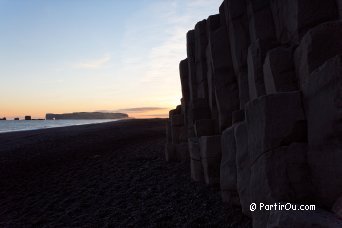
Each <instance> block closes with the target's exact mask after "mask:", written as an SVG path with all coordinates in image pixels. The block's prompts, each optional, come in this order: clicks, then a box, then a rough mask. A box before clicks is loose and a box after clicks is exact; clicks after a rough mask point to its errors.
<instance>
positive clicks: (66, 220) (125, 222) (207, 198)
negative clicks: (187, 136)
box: [0, 119, 250, 227]
mask: <svg viewBox="0 0 342 228" xmlns="http://www.w3.org/2000/svg"><path fill="white" fill-rule="evenodd" d="M164 143H165V120H163V119H151V120H125V121H119V122H110V123H103V124H93V125H84V126H73V127H64V128H54V129H45V130H36V131H27V132H13V133H4V134H0V227H32V226H34V227H127V226H130V227H156V226H159V227H179V226H195V227H197V226H201V225H202V226H215V227H216V226H221V227H249V225H250V224H249V221H247V220H245V219H243V218H242V217H241V213H240V211H239V210H232V209H227V208H225V207H224V206H223V204H222V203H221V199H220V195H219V192H218V191H217V190H215V189H210V188H207V187H206V186H205V185H204V184H199V183H194V182H192V181H191V179H190V167H189V164H188V162H184V163H166V162H165V159H164Z"/></svg>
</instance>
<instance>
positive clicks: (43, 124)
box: [0, 119, 118, 133]
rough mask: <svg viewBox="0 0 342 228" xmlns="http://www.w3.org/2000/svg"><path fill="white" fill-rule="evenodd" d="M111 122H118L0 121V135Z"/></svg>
mask: <svg viewBox="0 0 342 228" xmlns="http://www.w3.org/2000/svg"><path fill="white" fill-rule="evenodd" d="M112 121H118V120H114V119H111V120H5V121H2V120H1V121H0V133H5V132H13V131H29V130H38V129H46V128H56V127H67V126H75V125H86V124H95V123H106V122H112Z"/></svg>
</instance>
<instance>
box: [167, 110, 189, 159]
mask: <svg viewBox="0 0 342 228" xmlns="http://www.w3.org/2000/svg"><path fill="white" fill-rule="evenodd" d="M166 135H167V144H166V145H165V158H166V160H167V161H186V160H188V157H189V152H188V143H187V140H188V136H187V129H186V126H185V125H184V113H183V111H182V106H181V105H179V106H177V108H176V109H174V110H171V111H170V112H169V119H168V121H167V126H166Z"/></svg>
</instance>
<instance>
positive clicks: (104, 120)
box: [0, 118, 134, 134]
mask: <svg viewBox="0 0 342 228" xmlns="http://www.w3.org/2000/svg"><path fill="white" fill-rule="evenodd" d="M131 119H134V118H125V119H112V120H111V119H89V120H87V119H84V120H7V121H6V122H5V123H8V122H11V123H23V124H24V123H29V122H33V123H41V122H45V121H49V122H51V123H53V122H55V121H57V122H58V121H80V122H82V121H85V122H86V121H99V122H88V123H80V124H72V125H64V126H63V125H61V126H47V127H41V128H32V129H18V130H8V131H1V130H0V134H7V133H11V132H23V131H37V130H44V129H54V128H62V127H73V126H83V125H91V124H102V123H111V122H119V121H124V120H131ZM1 123H2V122H0V124H1Z"/></svg>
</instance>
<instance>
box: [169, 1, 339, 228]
mask: <svg viewBox="0 0 342 228" xmlns="http://www.w3.org/2000/svg"><path fill="white" fill-rule="evenodd" d="M341 9H342V1H341V0H326V1H321V0H310V1H307V0H258V1H254V0H224V1H223V3H222V4H221V6H220V7H219V14H217V15H212V16H210V17H209V18H208V19H206V20H203V21H201V22H199V23H197V24H196V26H195V29H194V30H191V31H189V32H188V34H187V59H186V60H183V61H182V62H181V64H180V75H181V84H182V94H183V98H182V107H183V109H181V108H178V111H177V109H176V111H173V112H172V113H170V120H169V123H168V125H169V130H168V135H171V141H170V137H169V138H168V140H169V141H168V145H170V144H171V145H174V144H175V142H176V141H172V130H170V129H172V128H173V127H176V126H180V125H177V124H176V125H175V123H176V122H177V121H176V122H175V123H174V124H172V118H174V117H173V115H179V114H182V115H183V120H184V122H183V125H182V126H185V129H187V130H186V132H187V137H188V138H187V139H186V140H185V139H182V140H183V141H182V142H183V143H184V142H188V148H189V154H190V158H191V162H190V165H191V177H192V179H193V180H195V181H204V182H206V183H207V184H208V185H217V184H219V185H220V190H221V195H222V200H223V202H224V203H227V204H229V205H230V206H232V207H241V210H242V212H243V213H244V214H245V215H246V216H248V217H250V218H251V219H252V220H253V226H254V227H312V226H318V227H342V220H341V219H342V165H341V164H342V130H341V129H342V125H341V120H342V116H341V113H342V111H341V107H342V20H341V19H342V17H341V12H342V11H341ZM181 110H183V111H181ZM176 140H177V138H176ZM179 142H180V141H179ZM176 143H177V142H176ZM171 147H172V146H171ZM169 150H172V148H171V149H169ZM175 154H177V153H175ZM251 203H256V205H257V209H256V210H255V211H251V210H250V204H251ZM261 203H263V204H265V205H271V204H273V205H274V204H279V203H283V204H285V203H292V205H297V206H299V205H301V204H310V205H312V204H314V205H316V210H315V211H287V210H278V211H276V210H273V211H269V210H265V209H261V210H260V208H259V205H260V204H261Z"/></svg>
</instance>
